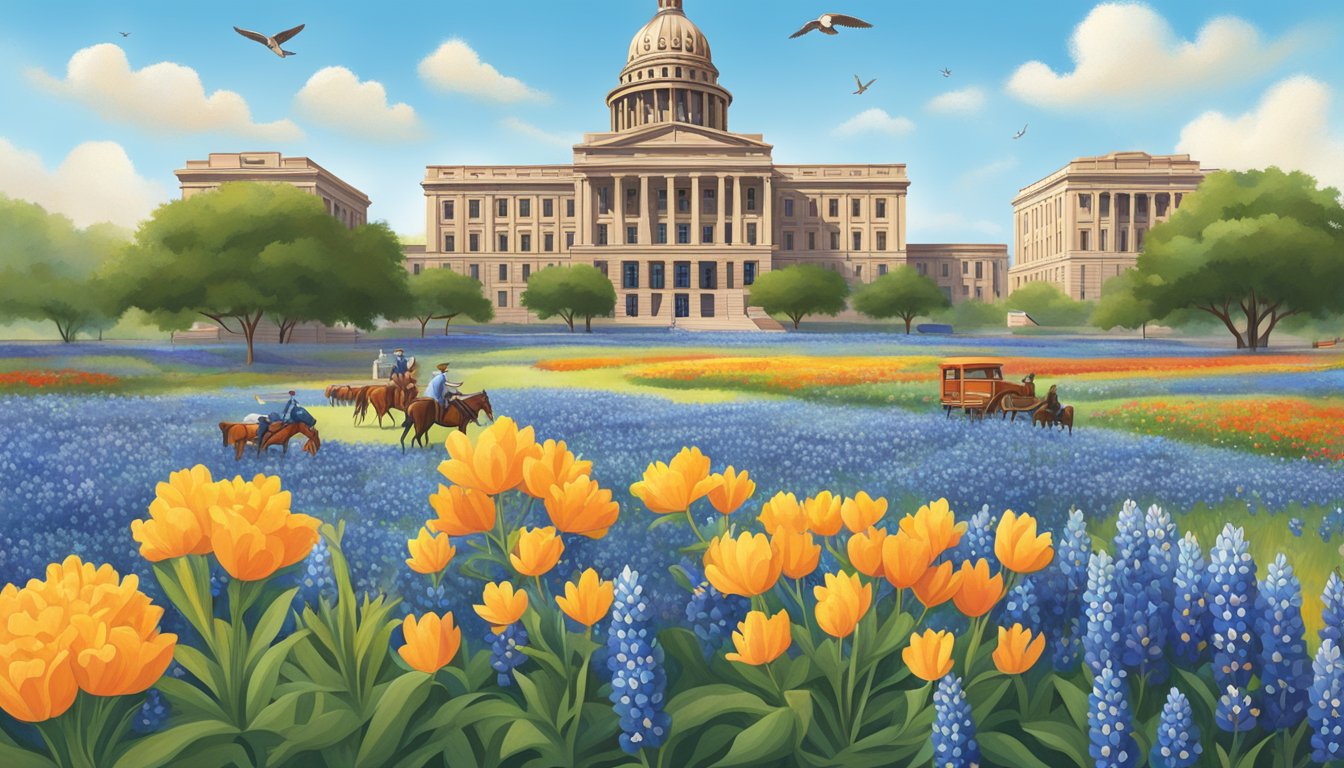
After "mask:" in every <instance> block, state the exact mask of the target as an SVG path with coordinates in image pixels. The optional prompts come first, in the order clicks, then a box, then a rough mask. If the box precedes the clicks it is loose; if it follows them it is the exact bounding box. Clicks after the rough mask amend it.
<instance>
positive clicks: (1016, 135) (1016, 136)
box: [1013, 125, 1027, 139]
mask: <svg viewBox="0 0 1344 768" xmlns="http://www.w3.org/2000/svg"><path fill="white" fill-rule="evenodd" d="M1026 135H1027V126H1026V125H1024V126H1022V130H1020V131H1018V132H1017V133H1014V134H1013V138H1014V139H1020V138H1022V137H1023V136H1026Z"/></svg>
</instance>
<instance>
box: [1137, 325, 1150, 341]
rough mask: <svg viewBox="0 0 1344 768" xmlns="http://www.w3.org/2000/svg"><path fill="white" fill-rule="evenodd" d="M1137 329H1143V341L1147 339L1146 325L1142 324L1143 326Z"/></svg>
mask: <svg viewBox="0 0 1344 768" xmlns="http://www.w3.org/2000/svg"><path fill="white" fill-rule="evenodd" d="M1139 327H1140V328H1142V329H1143V331H1142V333H1143V338H1145V339H1146V338H1148V324H1147V323H1144V324H1143V325H1141V326H1139Z"/></svg>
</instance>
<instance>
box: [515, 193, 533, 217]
mask: <svg viewBox="0 0 1344 768" xmlns="http://www.w3.org/2000/svg"><path fill="white" fill-rule="evenodd" d="M518 215H519V216H531V215H532V198H530V197H524V198H523V199H522V200H519V201H518Z"/></svg>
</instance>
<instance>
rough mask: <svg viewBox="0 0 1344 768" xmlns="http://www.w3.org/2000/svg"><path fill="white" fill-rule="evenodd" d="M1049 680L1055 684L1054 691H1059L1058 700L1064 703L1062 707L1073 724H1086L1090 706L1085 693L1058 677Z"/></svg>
mask: <svg viewBox="0 0 1344 768" xmlns="http://www.w3.org/2000/svg"><path fill="white" fill-rule="evenodd" d="M1050 680H1051V682H1053V683H1054V684H1055V690H1057V691H1059V698H1060V699H1062V700H1063V701H1064V706H1065V708H1067V709H1068V710H1069V717H1070V718H1072V719H1073V722H1074V724H1075V725H1084V724H1086V723H1087V712H1088V710H1089V709H1090V706H1091V705H1090V704H1088V701H1087V691H1084V690H1083V689H1081V688H1079V687H1078V686H1076V685H1074V684H1073V683H1071V682H1069V681H1068V680H1066V679H1064V678H1062V677H1059V676H1053V675H1052V676H1051V678H1050Z"/></svg>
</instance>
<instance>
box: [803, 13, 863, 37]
mask: <svg viewBox="0 0 1344 768" xmlns="http://www.w3.org/2000/svg"><path fill="white" fill-rule="evenodd" d="M871 26H873V25H872V24H869V23H868V22H866V21H864V20H863V19H860V18H856V17H854V16H846V15H844V14H842V13H823V14H822V15H821V16H820V17H818V18H817V19H815V20H813V21H809V22H807V24H805V25H803V28H802V29H800V30H798V31H797V32H794V33H793V34H792V35H789V39H790V40H792V39H793V38H795V37H802V36H803V35H806V34H807V33H808V32H811V31H812V30H819V31H820V32H821V33H822V34H823V35H838V34H840V33H839V32H837V31H836V29H835V28H836V27H851V28H855V29H867V28H868V27H871Z"/></svg>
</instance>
